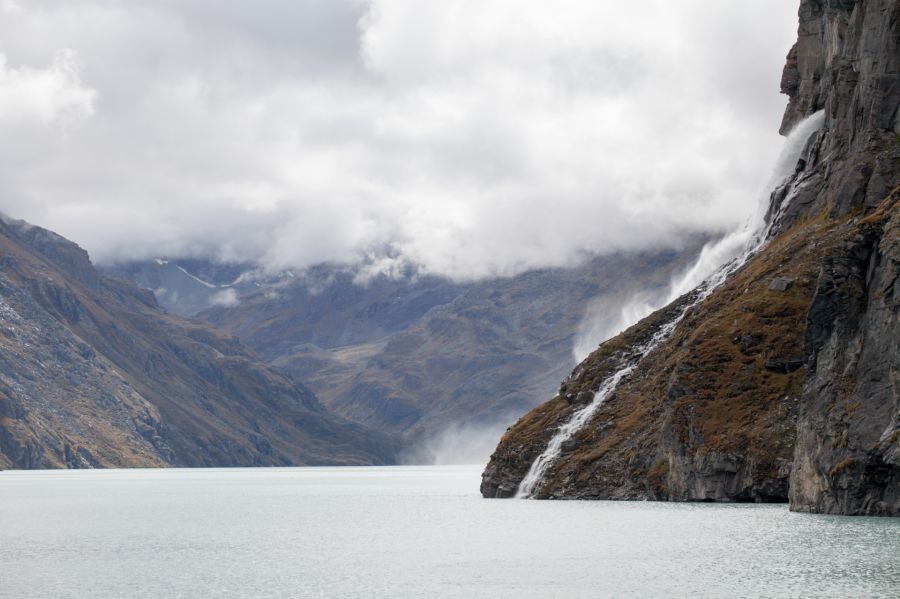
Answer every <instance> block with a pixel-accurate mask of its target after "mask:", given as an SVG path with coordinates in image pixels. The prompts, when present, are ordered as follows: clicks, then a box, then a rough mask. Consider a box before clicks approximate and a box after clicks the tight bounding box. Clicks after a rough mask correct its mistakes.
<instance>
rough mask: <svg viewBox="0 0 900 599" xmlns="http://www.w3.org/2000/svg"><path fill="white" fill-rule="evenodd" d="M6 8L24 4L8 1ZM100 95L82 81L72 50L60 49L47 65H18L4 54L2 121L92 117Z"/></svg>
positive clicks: (0, 91) (0, 71) (0, 57)
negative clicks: (11, 64)
mask: <svg viewBox="0 0 900 599" xmlns="http://www.w3.org/2000/svg"><path fill="white" fill-rule="evenodd" d="M11 7H15V9H14V8H11ZM3 10H4V11H13V10H19V11H21V8H19V7H18V6H17V5H16V4H4V5H3ZM96 98H97V92H96V91H95V90H93V89H91V88H90V87H87V86H85V85H84V84H83V83H82V82H81V77H80V75H79V67H78V63H77V61H76V55H75V52H74V51H72V50H68V49H64V50H60V51H58V52H56V54H55V55H54V57H53V62H52V64H51V65H50V66H48V67H45V68H34V67H30V66H22V67H19V68H14V67H11V66H9V65H8V64H7V58H6V56H5V55H4V54H0V123H19V122H23V121H24V122H29V121H31V122H35V123H38V124H41V125H47V124H50V123H52V122H54V121H57V120H59V119H63V118H65V117H72V118H76V119H77V118H84V117H89V116H91V115H92V114H93V113H94V101H95V100H96Z"/></svg>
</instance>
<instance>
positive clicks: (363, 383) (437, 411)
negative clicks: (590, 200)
mask: <svg viewBox="0 0 900 599" xmlns="http://www.w3.org/2000/svg"><path fill="white" fill-rule="evenodd" d="M695 255H696V251H695V248H694V247H691V248H689V249H687V250H684V251H680V252H676V251H667V252H655V253H652V252H647V253H644V254H636V255H615V256H607V257H603V258H595V259H592V260H589V261H587V262H586V263H585V264H582V265H581V266H578V267H575V268H567V269H563V268H558V269H544V270H535V271H530V272H527V273H523V274H521V275H518V276H514V277H509V278H500V279H490V280H485V281H479V282H473V283H453V282H451V281H448V280H445V279H438V278H433V277H414V278H409V279H390V278H386V277H377V278H376V279H373V280H371V281H369V282H368V284H366V285H360V284H357V283H355V282H354V281H353V277H352V275H350V274H347V273H340V272H337V273H335V272H328V271H327V270H325V269H324V268H323V269H319V270H318V271H317V272H313V273H311V274H309V275H308V276H307V277H306V278H305V279H302V280H298V281H296V282H295V283H294V284H292V285H289V286H284V287H281V288H279V289H278V290H277V291H274V292H271V293H268V292H264V293H259V294H257V295H254V296H252V297H248V298H243V299H242V301H241V303H240V305H238V306H234V307H224V306H223V307H216V308H212V309H210V310H207V311H206V312H203V313H201V314H200V315H199V317H200V318H204V319H206V320H208V321H209V322H212V323H213V324H215V325H216V326H219V327H222V328H223V329H224V330H227V331H229V332H231V333H233V334H235V335H237V336H238V337H240V338H241V339H242V340H243V341H244V342H245V343H247V344H249V345H250V346H251V347H253V348H254V349H255V350H256V351H257V352H258V353H259V354H260V355H261V356H262V357H263V358H264V359H266V361H267V362H269V363H270V364H272V365H274V366H275V367H277V368H278V369H279V370H282V371H284V372H286V373H288V374H290V375H292V376H293V377H295V378H297V379H298V380H303V381H304V382H306V383H307V384H308V385H309V386H310V387H311V388H312V389H313V390H314V391H315V392H316V394H317V395H318V396H319V397H320V398H321V399H322V401H323V402H324V403H325V404H326V405H327V406H328V407H329V408H331V409H333V410H334V411H336V412H337V413H339V414H341V415H342V416H344V417H346V418H349V419H351V420H354V421H356V422H359V423H363V424H365V425H366V426H371V427H373V428H376V429H377V430H380V431H383V432H385V433H387V434H390V435H392V436H394V437H396V438H399V439H402V441H403V443H405V444H406V445H408V446H409V445H412V446H416V445H419V444H420V443H422V442H426V441H427V440H428V439H430V438H433V437H434V436H435V435H440V434H441V433H442V432H443V431H445V430H446V429H448V428H458V427H460V426H470V425H472V426H475V427H479V428H484V427H503V426H506V424H508V423H509V422H510V421H511V420H512V419H513V418H514V415H515V414H517V413H521V412H522V411H523V410H526V409H529V408H531V407H533V406H534V405H535V404H536V400H537V399H538V398H540V397H542V396H544V395H545V394H546V393H547V392H548V391H550V390H552V389H553V388H554V387H555V386H556V385H557V384H558V382H559V381H560V380H561V379H562V377H564V376H565V374H566V373H567V372H568V371H569V370H570V369H571V367H572V364H573V363H574V359H573V358H572V347H573V345H574V344H575V341H576V337H577V335H578V333H579V327H580V325H581V324H582V321H583V319H584V318H585V314H586V311H587V310H588V308H589V307H590V306H591V305H592V304H593V303H594V302H606V304H607V306H608V308H609V309H610V311H611V312H612V314H611V316H612V317H613V318H612V320H615V317H616V316H618V311H617V307H618V302H620V301H624V299H626V298H627V295H626V292H628V291H631V292H635V291H637V290H646V291H648V292H653V291H654V290H656V291H658V292H660V293H663V294H664V293H665V291H666V290H667V285H668V283H669V281H670V279H671V278H672V276H673V273H675V272H677V271H678V270H680V269H682V268H684V267H686V264H687V262H688V260H690V259H692V258H693V257H694V256H695ZM610 324H611V323H610ZM410 459H417V460H423V459H424V460H427V459H430V456H428V455H417V456H410Z"/></svg>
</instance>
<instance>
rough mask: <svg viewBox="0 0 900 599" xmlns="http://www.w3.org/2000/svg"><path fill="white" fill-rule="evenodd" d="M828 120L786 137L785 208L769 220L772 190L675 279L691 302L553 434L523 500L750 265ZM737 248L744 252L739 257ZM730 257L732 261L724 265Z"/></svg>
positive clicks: (782, 168)
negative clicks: (620, 392) (695, 314)
mask: <svg viewBox="0 0 900 599" xmlns="http://www.w3.org/2000/svg"><path fill="white" fill-rule="evenodd" d="M823 122H824V113H823V112H822V111H819V112H817V113H815V114H813V115H811V116H809V117H807V118H806V119H804V120H803V121H802V122H800V123H799V124H798V125H797V126H796V127H795V128H794V130H793V131H791V133H790V134H789V135H788V136H787V139H786V140H785V144H784V148H783V149H782V151H781V155H780V156H779V158H778V161H777V162H776V166H775V169H774V172H773V176H772V180H771V183H770V185H769V186H768V187H769V189H779V188H784V187H785V186H790V188H789V189H787V190H786V195H785V199H784V200H783V201H782V203H781V206H780V207H779V214H775V215H772V216H771V217H770V218H769V221H768V222H766V220H765V214H766V210H767V209H768V198H769V196H770V194H765V195H764V197H763V198H762V199H761V200H760V202H759V207H758V208H757V212H756V214H755V215H754V217H753V218H751V220H750V221H749V222H748V223H747V225H745V226H744V227H743V228H742V229H740V230H738V231H735V232H734V233H731V234H729V235H727V236H726V237H724V238H723V239H721V240H720V241H719V242H717V243H715V244H712V245H710V246H707V247H705V248H703V252H701V254H700V257H699V258H698V259H697V261H696V263H695V264H694V266H693V267H691V268H690V269H689V270H688V271H687V272H686V273H685V274H684V275H683V276H682V277H681V278H680V279H679V280H678V281H675V282H673V284H672V288H671V293H670V295H669V299H668V301H669V302H671V301H673V300H675V299H677V298H678V297H680V296H681V295H683V294H684V293H685V292H687V291H690V290H691V289H693V292H692V295H693V297H692V299H691V301H690V302H688V304H687V305H686V306H685V307H684V308H683V309H682V310H681V311H679V312H678V314H676V315H675V317H674V318H672V319H671V320H669V321H668V322H666V323H665V324H664V325H663V326H661V327H660V328H659V330H658V331H656V333H655V334H654V335H653V337H651V338H650V340H649V341H647V342H646V343H645V344H644V345H642V346H641V347H639V348H638V349H637V351H634V352H629V356H628V357H625V358H623V359H622V362H621V363H620V364H619V366H618V368H617V370H616V372H615V373H613V374H612V375H611V376H609V377H608V378H606V379H605V380H604V381H603V382H602V383H601V384H600V387H599V388H598V389H597V390H596V391H595V392H594V397H593V398H592V399H591V402H590V403H589V404H588V405H586V406H585V407H583V408H581V409H580V410H578V411H576V412H575V413H574V414H573V415H572V417H571V418H570V419H569V420H568V422H566V423H565V424H563V425H562V426H561V427H560V428H559V430H558V431H557V432H556V434H555V435H554V436H553V438H552V439H550V442H549V443H548V444H547V448H546V449H545V450H544V452H543V453H542V454H541V455H539V456H538V457H537V459H535V460H534V462H533V463H532V464H531V467H530V468H529V469H528V473H527V474H526V475H525V478H523V479H522V482H521V483H519V488H518V491H517V492H516V497H517V498H524V499H527V498H529V497H532V496H533V495H534V493H535V491H536V490H537V488H538V486H539V485H540V484H541V482H542V481H543V480H544V475H545V474H546V473H547V470H548V469H549V468H550V466H551V465H552V464H553V463H554V462H555V461H556V460H557V458H559V455H560V453H562V446H563V444H564V443H565V442H566V441H568V440H569V439H571V438H572V436H573V435H574V434H575V433H577V432H578V431H579V430H581V428H582V427H584V425H586V424H587V423H588V421H590V419H591V417H592V416H593V415H594V414H595V413H596V412H597V410H598V409H599V408H600V406H601V405H603V402H604V401H606V399H607V398H608V397H609V396H610V395H612V394H613V392H614V391H615V390H616V388H617V387H618V386H619V383H621V382H622V381H623V380H625V379H627V378H628V377H629V376H630V375H631V373H632V372H633V371H634V369H635V368H636V367H637V365H638V364H639V363H640V361H641V358H642V357H643V356H645V355H647V354H648V353H650V352H651V351H653V350H654V349H655V348H656V347H658V346H659V345H660V344H661V343H663V342H664V341H666V340H667V339H668V338H669V337H670V336H671V335H672V333H673V332H674V331H675V328H676V327H677V326H678V323H679V322H681V320H682V319H683V318H684V316H685V315H686V314H687V313H688V311H690V310H691V309H692V308H694V307H695V306H697V305H698V304H700V303H701V302H703V301H704V300H705V299H706V298H708V297H709V296H710V295H711V294H712V292H713V291H715V290H716V289H717V288H718V287H720V286H721V285H722V284H723V283H724V282H725V281H726V280H728V278H729V277H730V276H731V275H732V274H734V273H735V272H736V271H737V270H738V269H740V268H741V267H742V266H743V265H744V264H746V263H747V261H748V260H749V259H750V258H751V257H752V256H753V255H754V254H755V253H756V252H758V251H759V250H760V249H761V248H762V247H763V245H765V243H766V241H767V240H768V236H769V232H770V231H771V228H772V226H773V225H774V224H775V223H776V222H777V220H778V217H779V216H780V214H781V213H783V212H784V209H785V208H786V206H787V205H788V204H789V202H790V199H791V197H792V191H793V186H794V185H795V184H796V180H795V179H793V178H792V175H793V174H794V172H795V169H796V166H797V163H798V161H799V160H800V157H801V154H802V153H803V150H804V149H805V147H806V144H807V142H808V140H809V138H810V137H811V136H812V134H813V133H815V132H816V131H818V130H819V129H820V128H821V127H822V124H823ZM737 252H740V253H738V254H737V256H736V257H733V256H735V254H736V253H737ZM729 258H731V259H730V260H729ZM726 260H728V261H727V262H725V263H724V264H722V262H723V261H726Z"/></svg>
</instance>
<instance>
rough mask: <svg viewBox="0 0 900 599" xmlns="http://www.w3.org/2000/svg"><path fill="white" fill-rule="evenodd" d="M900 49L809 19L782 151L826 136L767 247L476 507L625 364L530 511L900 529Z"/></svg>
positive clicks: (814, 148)
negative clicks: (671, 510) (664, 503)
mask: <svg viewBox="0 0 900 599" xmlns="http://www.w3.org/2000/svg"><path fill="white" fill-rule="evenodd" d="M898 40H900V10H898V3H897V2H896V1H895V0H858V1H831V0H829V1H822V0H803V1H802V3H801V7H800V29H799V40H798V43H797V45H796V46H795V47H794V48H793V49H792V50H791V52H790V54H789V55H788V60H787V65H786V67H785V72H784V77H783V81H782V87H783V91H785V93H787V94H789V96H790V102H789V105H788V108H787V110H786V113H785V119H784V123H783V125H782V131H783V132H786V131H788V130H790V129H791V128H793V127H794V126H796V125H797V124H798V123H799V122H800V120H801V119H804V118H806V117H809V116H811V115H813V114H814V113H816V112H817V111H820V110H823V111H824V125H823V127H822V129H821V130H820V131H819V132H818V133H816V134H814V135H813V137H812V138H811V139H810V140H809V143H808V144H807V147H806V148H805V150H804V152H803V154H802V157H801V159H800V160H799V162H798V163H797V165H796V168H795V172H794V175H793V176H792V177H791V181H790V184H789V185H787V186H785V187H783V188H779V189H777V190H776V191H775V192H774V193H773V195H772V198H771V205H770V209H769V214H768V217H767V219H768V221H769V224H770V226H771V234H770V235H771V238H770V241H769V242H768V244H767V245H766V247H765V248H764V249H762V250H761V251H759V252H758V253H757V254H755V255H754V256H752V257H751V258H750V259H749V261H748V262H747V263H746V264H745V265H744V266H743V267H742V268H740V269H739V270H737V272H735V273H734V274H732V275H731V276H730V278H729V279H728V280H727V281H726V282H725V284H723V285H722V286H721V287H719V288H718V289H716V290H715V291H714V292H713V293H712V294H711V295H709V297H707V298H706V299H705V300H704V301H702V302H700V303H699V304H697V305H696V306H694V307H692V308H690V309H688V311H687V312H686V313H685V314H684V317H683V319H682V320H681V321H680V322H678V324H677V326H676V327H675V328H674V331H673V332H672V334H671V336H670V337H668V338H667V339H666V340H665V341H664V342H663V343H661V344H659V345H658V346H656V347H655V349H653V350H652V351H650V352H649V353H647V354H646V355H643V356H635V355H634V354H635V352H636V351H638V349H639V348H641V347H642V346H644V345H646V343H647V342H648V340H649V339H651V338H652V337H653V335H654V334H655V333H656V332H657V331H659V330H660V329H661V328H662V327H663V326H664V325H665V324H666V323H669V322H675V319H676V318H677V316H678V314H680V313H681V311H682V310H684V309H685V308H686V307H688V306H690V305H691V304H692V303H693V301H694V298H693V296H692V295H691V294H689V295H688V296H685V297H683V298H681V299H680V300H677V301H676V302H675V303H674V304H672V305H670V306H667V307H666V308H664V309H662V310H660V311H658V312H657V313H655V314H653V315H651V316H650V317H648V318H647V319H645V320H643V321H641V322H639V323H638V324H637V325H635V326H634V327H632V328H630V329H629V330H627V331H626V332H624V333H623V334H621V335H619V336H618V337H615V338H614V339H611V340H610V341H608V342H606V343H604V344H603V345H601V347H600V348H599V349H598V350H597V351H596V352H595V353H593V354H592V355H591V356H589V357H588V358H587V359H586V360H585V361H584V362H583V363H582V364H580V365H579V366H578V367H577V368H576V370H575V371H574V372H573V373H572V375H571V376H570V378H569V379H568V380H567V381H565V383H564V384H563V388H562V389H561V390H560V394H559V395H558V396H557V397H555V398H554V399H552V400H551V401H549V402H547V403H545V404H543V405H541V406H539V407H538V408H536V409H535V410H533V411H532V412H530V413H529V414H526V415H525V416H523V417H522V418H521V419H520V420H519V421H518V422H517V423H516V424H515V425H514V426H513V427H511V428H510V430H508V431H507V433H506V434H505V435H504V437H503V438H502V439H501V441H500V444H499V446H498V447H497V450H496V452H495V453H494V455H493V456H492V458H491V462H490V463H489V464H488V467H487V468H486V470H485V472H484V476H483V481H482V493H483V494H484V495H485V496H489V497H504V496H510V495H513V494H515V493H516V490H517V489H518V488H519V485H520V483H521V482H522V481H523V479H525V477H526V475H527V474H528V472H529V469H530V468H531V466H532V464H533V463H534V461H535V459H536V458H538V456H539V455H541V454H542V453H543V452H544V451H545V450H546V449H547V447H548V443H549V441H550V439H551V438H553V437H554V436H555V435H556V433H557V432H558V431H559V430H560V428H561V427H562V426H563V425H564V424H565V423H567V422H568V421H569V420H570V419H571V418H572V417H573V415H574V414H576V413H578V412H579V411H580V410H582V409H583V408H584V407H585V406H586V405H588V404H589V403H590V402H591V401H592V399H593V398H594V394H595V392H596V391H597V390H598V389H600V388H601V386H602V385H603V384H604V382H605V381H606V380H607V379H608V378H609V377H610V376H611V375H612V374H613V373H614V372H616V371H618V370H620V369H621V368H622V366H623V364H626V363H632V364H636V365H635V366H634V369H633V370H632V371H630V373H629V374H628V376H627V377H625V380H624V381H623V382H622V383H620V384H619V385H617V386H615V387H614V388H613V391H612V392H611V393H610V394H609V395H608V396H606V397H607V399H606V400H605V402H603V403H602V404H601V405H600V406H599V409H597V411H596V412H594V413H593V414H592V415H591V416H590V418H588V420H587V422H586V424H585V426H583V427H582V428H581V429H580V430H578V431H577V432H576V433H575V434H574V435H573V436H572V437H571V438H568V439H567V440H566V441H565V442H564V443H563V444H562V446H561V453H560V454H559V456H558V457H556V458H555V459H553V460H552V461H551V462H549V467H548V468H547V470H546V472H545V473H544V475H543V477H542V478H541V479H540V481H539V484H538V485H537V486H536V488H535V490H534V496H536V497H557V498H613V499H660V500H679V501H681V500H692V501H788V500H790V502H791V507H792V509H794V510H801V511H822V512H828V513H844V514H891V515H900V432H898V431H900V428H898V427H900V424H898V420H900V418H898V416H900V400H898V397H900V392H898V391H900V382H898V376H900V375H898V373H900V368H898V359H900V352H898V347H897V343H898V341H897V340H898V339H900V328H898V312H900V303H898V299H897V290H896V283H897V278H898V277H897V273H898V264H900V253H898V250H900V247H898V246H900V244H898V241H897V240H898V233H900V229H898V218H900V216H898V212H900V206H898V203H897V200H898V191H897V189H896V187H897V185H898V184H900V143H898V142H900V120H898V118H900V117H898V100H900V84H898V73H900V64H898V63H900V43H898ZM694 295H696V293H695V294H694Z"/></svg>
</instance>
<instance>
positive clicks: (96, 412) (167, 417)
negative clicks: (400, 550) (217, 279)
mask: <svg viewBox="0 0 900 599" xmlns="http://www.w3.org/2000/svg"><path fill="white" fill-rule="evenodd" d="M0 345H2V346H3V352H2V355H0V466H2V467H6V468H11V467H15V468H48V467H112V466H118V467H135V466H167V465H176V466H236V465H247V466H250V465H304V464H341V463H349V464H372V463H385V462H389V461H392V460H393V449H392V448H391V446H390V444H389V443H388V442H387V441H386V440H385V439H383V438H381V437H380V436H378V435H376V434H374V433H371V432H369V431H367V430H365V429H363V428H362V427H359V426H358V425H355V424H352V423H349V422H346V421H344V420H343V419H340V418H338V417H335V416H333V415H331V414H330V413H328V411H327V410H326V409H325V408H324V407H323V406H322V405H321V404H320V403H319V401H318V399H317V398H316V397H315V396H314V395H313V394H312V393H311V392H310V391H309V390H308V389H306V388H305V387H303V386H302V385H299V384H297V383H295V382H294V381H293V380H291V379H289V378H288V377H286V376H285V375H283V374H281V373H278V372H275V371H274V370H272V369H270V368H268V367H267V366H265V365H264V364H262V363H261V362H260V361H259V359H258V358H257V357H256V356H255V354H253V353H252V352H251V351H250V350H249V349H247V348H246V347H245V346H243V345H242V344H241V343H240V342H239V341H238V340H237V339H235V338H233V337H228V336H225V335H222V334H221V333H218V332H216V331H214V330H213V329H211V328H209V327H208V326H206V325H203V324H201V323H196V322H188V321H184V320H183V319H181V318H178V317H175V316H172V315H169V314H166V313H165V312H163V311H162V310H160V308H159V306H158V304H157V302H156V299H155V297H154V295H153V293H152V292H150V291H148V290H145V289H141V288H139V287H137V286H135V285H133V284H132V283H130V282H127V281H124V280H121V279H116V278H111V277H104V276H101V275H100V274H98V273H97V271H96V270H95V269H94V268H93V266H92V264H91V262H90V259H89V257H88V255H87V253H86V252H85V251H84V250H83V249H81V248H80V247H78V246H77V245H75V244H74V243H72V242H70V241H67V240H65V239H64V238H62V237H60V236H59V235H56V234H55V233H52V232H50V231H47V230H46V229H42V228H40V227H36V226H33V225H29V224H27V223H24V222H22V221H12V220H10V219H2V220H0Z"/></svg>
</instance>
